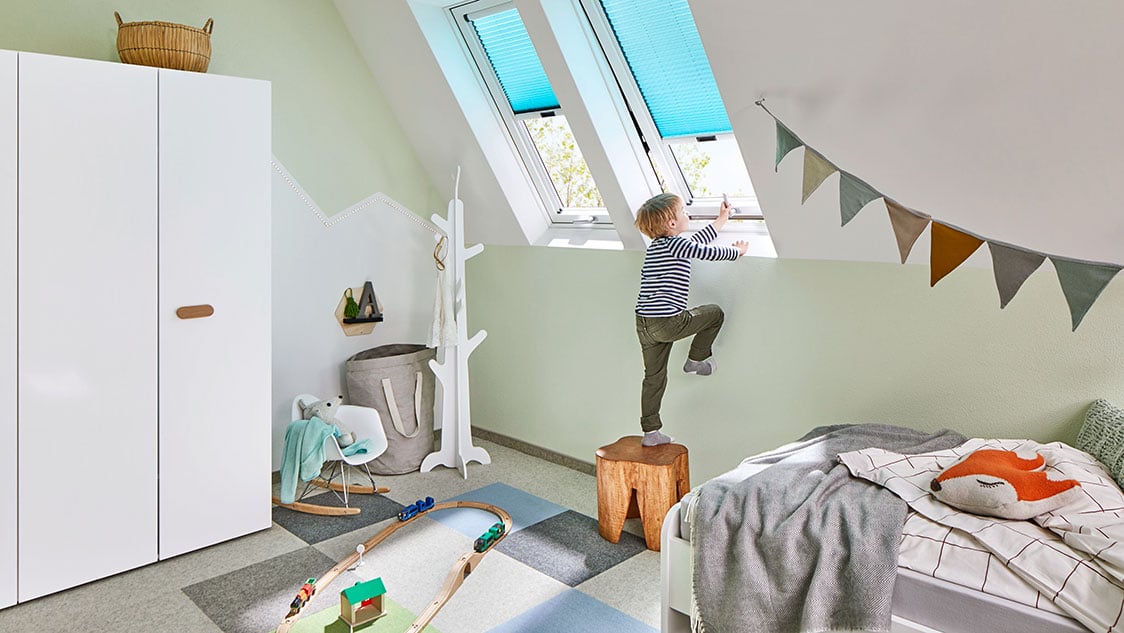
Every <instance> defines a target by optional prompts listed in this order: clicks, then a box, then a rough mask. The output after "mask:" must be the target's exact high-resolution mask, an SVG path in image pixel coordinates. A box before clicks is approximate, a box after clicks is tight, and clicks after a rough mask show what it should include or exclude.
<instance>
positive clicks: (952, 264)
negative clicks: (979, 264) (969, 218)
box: [929, 220, 983, 287]
mask: <svg viewBox="0 0 1124 633" xmlns="http://www.w3.org/2000/svg"><path fill="white" fill-rule="evenodd" d="M931 237H932V247H931V252H930V253H929V287H933V286H935V285H937V282H938V281H940V280H941V279H944V276H945V275H947V274H949V273H950V272H952V271H954V270H956V267H957V266H959V265H960V264H963V263H964V260H965V259H968V258H969V257H970V256H971V255H972V253H974V252H976V249H978V248H979V247H980V245H981V244H983V240H981V239H980V238H978V237H976V236H975V235H969V234H968V233H965V232H963V231H958V230H956V229H954V228H952V227H951V226H949V225H947V224H941V223H940V222H937V221H936V220H933V229H932V231H931Z"/></svg>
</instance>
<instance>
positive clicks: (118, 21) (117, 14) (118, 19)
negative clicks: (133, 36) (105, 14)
mask: <svg viewBox="0 0 1124 633" xmlns="http://www.w3.org/2000/svg"><path fill="white" fill-rule="evenodd" d="M113 17H115V18H117V28H121V25H123V24H124V22H123V21H122V20H121V14H120V13H118V12H116V11H114V12H113Z"/></svg>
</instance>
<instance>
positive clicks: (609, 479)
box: [597, 435, 691, 552]
mask: <svg viewBox="0 0 1124 633" xmlns="http://www.w3.org/2000/svg"><path fill="white" fill-rule="evenodd" d="M690 489H691V472H690V468H689V467H688V465H687V447H686V446H683V445H682V444H662V445H660V446H641V445H640V436H639V435H628V436H625V437H622V438H621V439H619V440H617V441H616V442H613V443H612V444H609V445H608V446H602V447H601V448H599V449H597V526H598V529H599V531H600V532H601V537H602V538H604V539H605V540H607V541H609V542H610V543H617V542H619V541H620V540H621V530H622V529H623V528H624V521H625V519H627V518H632V517H640V522H641V523H643V525H644V541H645V542H646V543H647V545H648V549H650V550H655V551H657V552H658V551H659V549H660V528H662V527H663V519H664V515H666V514H667V511H668V510H670V509H671V506H673V505H675V504H676V502H678V501H679V500H680V499H682V498H683V495H685V494H687V491H689V490H690Z"/></svg>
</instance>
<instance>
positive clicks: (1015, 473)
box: [929, 449, 1081, 519]
mask: <svg viewBox="0 0 1124 633" xmlns="http://www.w3.org/2000/svg"><path fill="white" fill-rule="evenodd" d="M1045 464H1046V460H1045V459H1044V458H1043V457H1042V456H1041V455H1039V454H1038V453H1035V454H1034V457H1033V458H1030V459H1024V458H1022V457H1019V456H1018V455H1017V454H1016V453H1015V452H1013V451H1003V450H995V449H980V450H977V451H973V452H972V453H969V454H968V455H967V456H966V457H964V458H963V459H961V460H960V461H958V462H956V463H955V464H953V465H952V466H950V467H948V468H946V469H945V470H944V471H942V472H941V473H940V474H939V475H937V477H936V478H934V479H933V480H932V481H931V482H930V483H929V488H930V490H932V491H933V496H934V497H936V498H937V499H938V500H940V501H943V502H944V503H947V504H948V505H950V506H952V507H954V508H959V509H961V510H964V511H967V512H971V513H973V514H985V515H988V516H995V517H1000V518H1004V519H1029V518H1031V517H1034V516H1038V515H1039V514H1043V513H1045V512H1050V511H1052V510H1055V509H1057V508H1060V507H1061V506H1063V505H1065V504H1067V503H1069V502H1070V501H1071V500H1072V499H1073V498H1074V497H1075V496H1077V495H1079V494H1080V486H1081V484H1079V483H1078V482H1077V481H1076V480H1073V479H1061V480H1058V479H1050V478H1048V477H1047V476H1046V473H1045V472H1044V471H1043V466H1045Z"/></svg>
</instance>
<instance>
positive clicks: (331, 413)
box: [300, 396, 355, 448]
mask: <svg viewBox="0 0 1124 633" xmlns="http://www.w3.org/2000/svg"><path fill="white" fill-rule="evenodd" d="M342 404H343V396H336V397H335V398H331V399H329V400H316V401H313V402H310V403H305V402H304V401H301V403H300V408H301V419H303V420H311V419H312V418H314V417H315V418H320V420H321V421H323V422H324V423H325V424H334V425H335V426H336V427H337V428H338V429H339V430H340V433H339V435H338V436H336V442H338V443H339V445H340V448H343V447H345V446H349V445H351V444H352V443H353V442H354V441H355V437H354V435H353V434H351V433H349V432H348V431H346V430H344V428H343V422H341V421H340V419H339V418H337V417H336V415H335V412H336V411H339V408H340V405H342Z"/></svg>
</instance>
